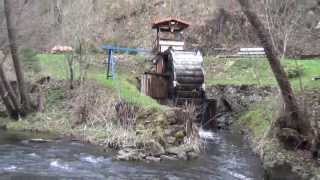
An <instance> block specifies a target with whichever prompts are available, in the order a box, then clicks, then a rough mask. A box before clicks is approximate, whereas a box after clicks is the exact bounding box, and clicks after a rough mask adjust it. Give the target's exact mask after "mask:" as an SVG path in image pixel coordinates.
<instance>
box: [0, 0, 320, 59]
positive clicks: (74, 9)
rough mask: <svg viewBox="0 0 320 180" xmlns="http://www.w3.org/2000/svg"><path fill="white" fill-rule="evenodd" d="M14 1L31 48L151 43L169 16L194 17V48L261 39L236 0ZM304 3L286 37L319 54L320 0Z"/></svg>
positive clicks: (190, 35)
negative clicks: (295, 28) (78, 43)
mask: <svg viewBox="0 0 320 180" xmlns="http://www.w3.org/2000/svg"><path fill="white" fill-rule="evenodd" d="M15 1H16V3H15V4H16V7H15V8H14V11H15V13H16V14H17V16H16V17H17V18H16V22H17V26H18V27H17V28H18V32H19V43H20V45H21V46H24V47H28V48H32V47H33V48H37V49H40V50H48V49H50V48H51V47H52V46H53V45H56V44H69V45H73V46H75V44H76V42H75V39H78V40H79V39H82V40H84V41H87V42H90V44H92V46H93V47H97V46H98V45H100V44H102V43H110V44H118V45H122V46H128V47H144V48H151V47H152V42H153V40H154V32H153V31H152V30H151V28H150V24H151V23H152V21H154V20H155V19H156V18H159V17H167V16H178V17H181V18H183V19H185V20H188V21H190V22H192V27H191V28H190V30H189V31H188V32H186V33H185V34H186V35H187V41H188V43H187V44H188V46H189V47H190V48H200V49H202V51H203V52H204V53H207V52H208V53H214V52H213V48H214V47H224V48H235V47H239V46H257V45H259V43H258V42H257V40H256V37H255V36H252V34H253V33H252V31H251V29H250V28H248V26H247V24H248V23H247V22H246V20H245V18H244V17H243V15H242V13H241V12H240V11H239V7H238V4H237V2H236V1H235V0H230V1H222V0H213V1H212V0H202V1H199V0H190V1H172V0H151V1H145V0H118V1H113V0H78V1H77V2H76V3H75V2H74V1H71V0H68V1H65V0H42V1H35V0H33V1H19V0H15ZM1 2H2V1H1ZM2 6H3V5H2V4H1V3H0V9H1V11H0V13H3V7H2ZM256 6H257V10H258V11H259V13H260V15H261V17H262V19H264V16H265V12H264V9H263V8H264V6H263V5H262V4H259V3H257V4H256ZM301 8H302V10H301V12H298V13H299V14H298V15H299V16H303V17H304V18H303V19H302V21H301V22H299V28H298V31H297V32H295V33H294V35H292V36H293V37H294V38H292V40H291V41H290V42H288V44H289V47H288V49H289V50H288V51H290V53H292V54H296V53H299V54H301V53H307V54H315V53H317V52H316V50H317V49H319V46H318V44H319V43H318V39H320V38H317V36H318V34H319V33H317V32H318V31H316V30H315V27H316V26H317V24H318V19H319V16H320V6H319V2H318V0H308V1H303V3H302V5H301ZM79 17H80V18H79ZM264 20H265V19H264ZM4 23H5V22H4V20H3V16H0V25H1V26H2V27H3V26H4V25H5V24H4ZM35 27H36V28H35ZM0 31H1V35H3V36H4V37H5V35H6V33H5V32H4V29H3V28H0ZM4 37H1V36H0V44H3V43H1V41H3V40H4V39H5V38H4ZM306 42H308V44H307V43H306ZM291 46H292V47H291ZM279 48H280V47H279Z"/></svg>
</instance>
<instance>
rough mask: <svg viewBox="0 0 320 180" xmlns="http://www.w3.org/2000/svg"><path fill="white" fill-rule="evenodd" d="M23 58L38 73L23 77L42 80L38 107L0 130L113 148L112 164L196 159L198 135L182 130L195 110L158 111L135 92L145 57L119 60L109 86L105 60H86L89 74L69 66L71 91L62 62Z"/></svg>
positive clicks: (49, 56)
mask: <svg viewBox="0 0 320 180" xmlns="http://www.w3.org/2000/svg"><path fill="white" fill-rule="evenodd" d="M27 54H28V58H29V59H30V58H32V59H33V61H32V62H33V64H32V67H34V66H35V64H36V65H37V67H38V71H37V73H35V72H34V71H33V68H31V69H29V71H27V72H28V73H27V75H28V76H30V78H32V82H39V78H40V79H43V77H47V81H44V82H42V84H36V85H37V86H40V87H41V88H40V89H41V93H39V94H37V95H35V96H33V97H32V98H34V99H35V101H37V102H38V101H41V103H40V104H42V107H41V108H39V112H37V113H34V114H31V115H29V116H27V117H25V118H23V119H20V120H19V121H17V122H13V121H11V120H8V119H4V118H2V119H1V123H2V124H3V125H2V127H4V128H6V129H8V130H24V131H34V132H49V133H55V134H58V135H61V136H65V137H71V138H74V139H77V140H81V141H83V142H88V143H91V144H95V145H99V146H101V147H102V148H112V149H115V150H117V151H118V154H117V156H116V157H115V158H116V159H119V160H134V161H156V162H158V161H162V160H180V159H183V160H191V159H194V158H197V156H198V154H199V152H200V148H201V147H202V145H201V142H200V140H199V137H198V130H197V129H196V127H195V126H193V128H191V130H189V132H187V129H186V128H185V125H186V123H187V122H192V121H193V120H192V119H190V118H191V117H190V118H189V116H188V113H192V112H194V110H195V109H192V107H185V109H184V108H180V109H179V108H170V107H167V106H163V105H160V104H159V103H158V102H157V101H156V100H153V99H152V98H150V97H147V96H145V95H143V94H142V93H140V92H139V90H138V88H137V83H136V79H135V78H136V77H138V76H140V75H141V73H142V71H143V70H144V69H145V66H146V65H147V63H146V62H145V60H144V58H145V57H142V56H138V55H137V56H130V55H119V57H117V59H118V68H117V73H118V74H116V77H115V79H114V80H112V79H106V75H105V72H104V71H105V69H104V64H103V61H100V59H105V57H104V56H103V55H101V54H100V55H99V54H97V55H95V56H93V57H87V59H88V60H90V61H89V62H90V64H88V67H89V68H88V69H81V67H82V66H84V65H83V64H79V63H78V62H76V63H75V64H74V65H73V68H74V73H75V74H74V77H75V80H74V81H73V86H74V87H73V89H71V88H70V80H69V73H68V65H67V62H66V58H67V57H66V56H64V55H56V54H36V53H32V52H31V53H30V52H29V51H28V53H27ZM133 66H134V67H138V68H135V69H132V67H133ZM83 71H85V72H83ZM83 74H87V75H86V76H85V77H82V76H83ZM83 78H85V80H81V79H83ZM78 79H80V80H78ZM31 84H32V83H31Z"/></svg>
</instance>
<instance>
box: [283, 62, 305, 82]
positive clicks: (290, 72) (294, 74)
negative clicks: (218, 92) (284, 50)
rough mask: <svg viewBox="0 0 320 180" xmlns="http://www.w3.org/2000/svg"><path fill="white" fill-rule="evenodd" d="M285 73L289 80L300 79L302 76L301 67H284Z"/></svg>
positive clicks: (302, 70)
mask: <svg viewBox="0 0 320 180" xmlns="http://www.w3.org/2000/svg"><path fill="white" fill-rule="evenodd" d="M285 71H286V73H287V76H288V78H289V79H294V78H298V77H301V76H302V75H303V74H304V67H303V65H298V66H296V65H286V66H285Z"/></svg>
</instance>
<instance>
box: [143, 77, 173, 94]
mask: <svg viewBox="0 0 320 180" xmlns="http://www.w3.org/2000/svg"><path fill="white" fill-rule="evenodd" d="M141 92H142V93H143V94H145V95H147V96H150V97H152V98H155V99H166V98H168V82H167V80H166V78H165V77H163V76H160V75H156V74H144V75H142V78H141Z"/></svg>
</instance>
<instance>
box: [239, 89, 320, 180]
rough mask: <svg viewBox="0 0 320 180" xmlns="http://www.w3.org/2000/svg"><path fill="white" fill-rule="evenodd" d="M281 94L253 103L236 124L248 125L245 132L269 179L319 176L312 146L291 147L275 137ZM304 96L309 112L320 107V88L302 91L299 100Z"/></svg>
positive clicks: (243, 126) (244, 126) (319, 169)
mask: <svg viewBox="0 0 320 180" xmlns="http://www.w3.org/2000/svg"><path fill="white" fill-rule="evenodd" d="M278 96H279V95H274V96H271V97H268V98H267V99H265V100H264V101H262V102H260V103H256V104H254V105H252V106H251V107H250V109H249V110H248V111H247V112H245V113H243V114H242V115H241V116H240V117H239V118H240V119H239V121H238V122H237V123H236V124H235V126H237V127H238V128H239V127H240V128H242V129H245V131H243V132H244V133H245V134H246V135H247V137H248V139H249V141H250V142H251V146H252V148H253V150H254V151H255V152H256V153H257V154H258V155H259V157H260V158H261V160H262V162H263V165H264V169H265V175H266V179H290V180H291V179H297V180H301V179H302V180H304V179H305V180H310V179H319V178H320V166H319V162H318V161H317V160H314V159H313V158H312V154H311V152H310V150H301V149H298V148H296V149H294V150H287V149H286V148H285V147H284V146H283V145H282V144H281V143H280V142H279V140H278V138H277V137H275V130H274V129H273V123H274V122H275V121H276V118H277V117H279V114H280V109H281V107H280V105H281V102H279V100H277V99H280V97H278ZM275 97H278V98H275ZM301 99H304V100H305V101H304V102H306V104H305V106H306V107H308V112H317V111H318V110H317V109H316V108H318V107H316V106H317V103H315V102H317V100H319V91H305V92H304V93H300V94H299V100H301ZM310 117H312V116H311V115H310V114H309V115H306V116H305V118H310ZM316 118H317V117H316Z"/></svg>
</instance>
